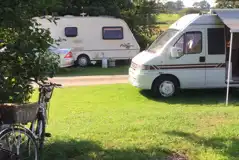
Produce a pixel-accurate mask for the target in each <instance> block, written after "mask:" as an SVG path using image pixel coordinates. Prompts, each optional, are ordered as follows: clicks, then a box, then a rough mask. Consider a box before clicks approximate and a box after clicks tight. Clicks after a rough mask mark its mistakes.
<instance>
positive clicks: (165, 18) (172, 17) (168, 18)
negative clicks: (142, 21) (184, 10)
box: [157, 14, 180, 31]
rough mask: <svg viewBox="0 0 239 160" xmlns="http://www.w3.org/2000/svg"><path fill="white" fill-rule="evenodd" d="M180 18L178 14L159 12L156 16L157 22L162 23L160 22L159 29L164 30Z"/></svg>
mask: <svg viewBox="0 0 239 160" xmlns="http://www.w3.org/2000/svg"><path fill="white" fill-rule="evenodd" d="M179 18H180V15H179V14H159V15H158V16H157V22H160V23H164V24H160V25H159V27H160V29H161V30H163V31H165V30H167V29H168V27H169V26H170V25H171V24H172V23H174V22H175V21H177V20H178V19H179Z"/></svg>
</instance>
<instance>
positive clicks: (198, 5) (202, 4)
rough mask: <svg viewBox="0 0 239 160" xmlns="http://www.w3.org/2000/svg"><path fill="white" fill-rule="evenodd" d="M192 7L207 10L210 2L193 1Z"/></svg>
mask: <svg viewBox="0 0 239 160" xmlns="http://www.w3.org/2000/svg"><path fill="white" fill-rule="evenodd" d="M193 7H194V8H198V9H203V10H208V9H210V8H211V6H210V4H209V3H208V2H207V1H206V0H203V1H200V2H195V3H194V4H193Z"/></svg>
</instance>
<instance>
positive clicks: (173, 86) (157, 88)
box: [152, 76, 179, 98]
mask: <svg viewBox="0 0 239 160" xmlns="http://www.w3.org/2000/svg"><path fill="white" fill-rule="evenodd" d="M178 89H179V84H178V81H177V79H176V78H174V77H172V76H162V77H158V78H157V79H156V80H155V81H154V83H153V86H152V91H153V93H154V95H155V96H157V97H164V98H169V97H172V96H174V95H175V94H176V93H177V92H178Z"/></svg>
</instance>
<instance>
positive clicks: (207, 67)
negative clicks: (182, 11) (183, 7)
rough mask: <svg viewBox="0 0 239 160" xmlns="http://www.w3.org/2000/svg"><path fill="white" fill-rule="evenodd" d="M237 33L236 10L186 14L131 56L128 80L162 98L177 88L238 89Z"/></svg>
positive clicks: (237, 11)
mask: <svg viewBox="0 0 239 160" xmlns="http://www.w3.org/2000/svg"><path fill="white" fill-rule="evenodd" d="M237 32H239V10H238V9H215V10H211V12H210V13H208V14H189V15H185V16H183V17H182V18H180V19H179V20H178V21H176V22H175V23H174V24H172V25H171V26H170V27H169V29H168V30H167V31H165V32H164V33H163V34H162V35H160V36H159V37H158V38H157V39H156V40H155V41H154V42H153V43H152V44H151V46H150V47H149V48H148V49H147V50H144V51H142V52H141V53H139V54H138V55H136V56H135V57H134V58H133V59H132V62H131V66H130V68H129V81H130V83H131V84H132V85H133V86H135V87H138V88H141V89H146V90H152V91H153V92H154V93H155V94H156V95H159V96H161V97H171V96H173V95H174V94H175V93H176V91H177V90H179V89H203V88H225V87H228V86H229V84H230V87H239V34H238V33H237ZM232 33H234V34H232ZM232 35H234V36H232ZM232 37H233V40H232ZM230 42H233V43H230ZM229 55H230V56H229ZM229 59H231V63H230V64H229V63H228V62H229ZM228 67H229V68H230V70H229V69H228ZM228 71H229V76H228ZM228 78H229V79H228ZM227 83H228V85H227Z"/></svg>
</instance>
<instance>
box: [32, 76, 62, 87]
mask: <svg viewBox="0 0 239 160" xmlns="http://www.w3.org/2000/svg"><path fill="white" fill-rule="evenodd" d="M30 81H33V82H35V83H37V84H38V85H39V86H41V87H45V86H54V87H62V85H61V84H57V83H52V82H48V83H47V82H44V81H43V80H41V83H42V84H41V83H39V82H38V81H37V80H33V79H31V78H30Z"/></svg>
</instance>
